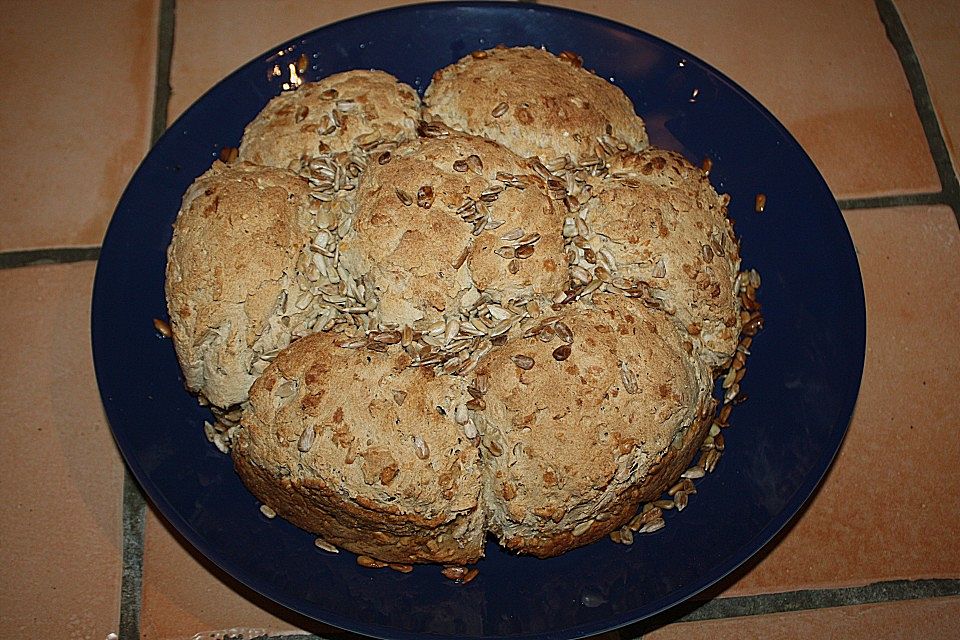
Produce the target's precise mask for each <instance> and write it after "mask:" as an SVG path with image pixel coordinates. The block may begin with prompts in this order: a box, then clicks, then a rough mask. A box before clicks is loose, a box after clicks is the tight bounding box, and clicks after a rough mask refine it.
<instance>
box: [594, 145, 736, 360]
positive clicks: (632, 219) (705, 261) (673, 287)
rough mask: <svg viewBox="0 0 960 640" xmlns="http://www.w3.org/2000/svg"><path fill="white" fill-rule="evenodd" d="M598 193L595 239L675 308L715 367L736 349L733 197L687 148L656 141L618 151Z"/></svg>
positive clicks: (620, 271)
mask: <svg viewBox="0 0 960 640" xmlns="http://www.w3.org/2000/svg"><path fill="white" fill-rule="evenodd" d="M595 196H596V197H595V198H592V199H591V200H590V201H588V203H587V205H586V209H587V212H588V213H587V221H588V223H589V225H590V230H591V231H592V233H593V234H595V241H594V245H599V247H598V250H599V249H606V250H608V251H609V252H610V253H611V254H612V255H613V257H614V258H615V260H616V273H615V275H616V276H619V277H622V278H626V279H628V280H632V281H635V282H639V283H646V285H648V291H649V293H647V294H645V295H646V296H647V303H648V304H653V305H656V306H661V307H662V308H663V309H665V310H666V311H667V312H668V313H670V314H675V317H676V319H677V320H678V321H679V322H680V323H681V325H682V326H683V327H685V328H686V330H687V332H688V333H689V334H690V335H691V336H693V340H694V342H695V344H697V345H701V344H702V345H703V347H705V349H704V352H703V356H704V358H705V359H706V360H707V361H708V363H709V364H710V365H711V366H717V365H719V364H720V363H721V362H722V361H723V360H724V359H726V358H727V357H728V356H730V355H732V354H733V351H734V349H736V345H737V336H738V335H739V334H740V316H739V310H740V308H739V298H738V297H737V296H735V295H734V294H733V286H734V281H735V280H736V277H737V273H738V271H739V269H740V251H739V245H738V243H737V241H736V238H735V236H734V234H733V227H732V226H731V224H730V221H729V219H728V218H727V203H728V202H729V200H730V198H729V196H726V195H724V196H719V195H717V192H716V191H714V189H713V187H712V186H711V185H710V182H709V180H708V179H707V177H706V176H705V175H704V173H703V172H702V171H700V170H699V169H698V168H696V167H694V166H693V165H691V164H690V163H689V162H687V161H686V160H685V159H684V158H683V157H682V156H681V155H680V154H678V153H674V152H672V151H666V150H663V149H656V148H653V147H651V148H648V149H646V150H644V151H642V152H640V153H638V154H623V155H621V156H619V157H617V158H615V159H614V160H613V161H612V162H611V167H610V177H608V178H607V179H606V180H604V181H603V182H602V183H601V184H600V186H599V188H597V189H596V190H595ZM583 266H585V267H589V265H583Z"/></svg>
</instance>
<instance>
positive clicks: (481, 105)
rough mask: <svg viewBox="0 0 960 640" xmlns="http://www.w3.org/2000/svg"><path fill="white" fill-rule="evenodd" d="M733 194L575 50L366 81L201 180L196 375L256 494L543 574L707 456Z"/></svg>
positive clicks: (326, 524)
mask: <svg viewBox="0 0 960 640" xmlns="http://www.w3.org/2000/svg"><path fill="white" fill-rule="evenodd" d="M727 203H728V198H727V197H726V196H721V195H718V194H717V193H716V191H714V189H713V188H712V187H711V185H710V183H709V181H708V179H707V177H706V175H705V174H704V173H703V172H702V171H701V170H700V169H698V168H696V167H694V166H693V165H691V164H690V163H689V162H688V161H687V160H685V159H684V158H683V157H682V156H680V155H679V154H676V153H673V152H671V151H666V150H663V149H657V148H654V147H651V146H650V144H649V142H648V139H647V135H646V132H645V129H644V124H643V121H642V119H641V118H640V117H638V116H637V115H636V113H635V112H634V108H633V105H632V103H631V101H630V100H629V99H628V98H627V96H626V95H624V93H623V92H622V91H621V90H620V89H618V88H617V87H615V86H614V85H612V84H610V83H609V82H607V81H605V80H604V79H602V78H599V77H597V76H596V75H595V74H593V73H591V72H590V71H588V70H586V69H584V68H583V67H582V64H581V61H580V59H579V58H578V57H577V56H575V55H572V54H569V53H563V54H561V55H560V56H554V55H552V54H551V53H549V52H547V51H544V50H541V49H534V48H505V47H498V48H495V49H491V50H487V51H477V52H474V53H473V54H471V55H469V56H467V57H465V58H463V59H462V60H460V61H458V62H456V63H455V64H453V65H451V66H449V67H447V68H444V69H442V70H439V71H438V72H437V73H435V74H434V76H433V79H432V82H431V84H430V86H429V87H428V88H427V90H426V92H425V94H424V98H423V100H422V101H421V99H420V97H419V96H418V95H417V93H416V92H415V91H414V90H413V89H412V88H410V87H409V86H407V85H405V84H403V83H401V82H399V81H398V80H396V79H395V78H393V77H392V76H390V75H389V74H386V73H384V72H381V71H349V72H345V73H340V74H336V75H333V76H330V77H328V78H325V79H323V80H320V81H319V82H315V83H307V84H304V85H303V86H301V87H299V88H298V89H296V90H295V91H291V92H288V93H284V94H282V95H280V96H278V97H276V98H274V99H273V100H271V101H270V102H269V104H267V106H266V107H265V108H264V109H263V111H262V112H261V113H260V114H259V115H258V116H257V118H256V119H255V120H253V121H252V122H251V123H250V124H249V125H248V126H247V127H246V129H245V132H244V135H243V140H242V142H241V144H240V147H239V155H238V158H237V159H236V160H234V161H233V162H230V163H224V162H220V161H217V162H215V163H214V165H213V166H212V168H211V169H210V170H209V171H208V172H206V173H205V174H204V175H202V176H200V177H199V178H198V179H197V180H196V182H194V184H193V185H192V186H191V187H190V189H189V190H188V191H187V193H186V195H185V196H184V199H183V205H182V208H181V210H180V213H179V215H178V218H177V221H176V224H175V226H174V235H173V241H172V243H171V245H170V248H169V260H168V265H167V274H166V291H167V300H168V307H169V314H170V319H171V328H172V333H173V338H174V344H175V347H176V351H177V356H178V358H179V361H180V364H181V367H182V370H183V373H184V378H185V382H186V386H187V387H188V389H189V390H190V391H192V392H194V393H196V394H198V395H199V396H200V398H201V400H202V401H203V402H204V403H206V404H209V405H211V407H212V409H213V410H214V412H215V414H216V415H217V416H218V423H217V428H216V433H214V429H213V428H212V427H210V426H208V429H209V430H210V432H211V433H210V434H208V435H211V436H215V437H216V439H217V442H218V444H219V445H222V446H223V448H224V449H226V448H227V446H229V450H230V453H231V455H232V457H233V461H234V465H235V467H236V470H237V472H238V473H239V475H240V477H241V478H242V479H243V481H244V483H245V484H246V486H247V487H248V488H249V489H250V491H251V492H252V493H253V494H254V495H255V496H256V497H257V498H258V499H259V500H260V501H262V503H263V504H265V505H266V506H268V507H269V508H270V509H271V510H273V511H275V512H276V513H277V514H279V515H280V516H282V517H283V518H286V519H287V520H289V521H291V522H293V523H294V524H296V525H297V526H299V527H302V528H304V529H306V530H308V531H311V532H313V533H315V534H317V535H318V536H319V537H321V538H322V539H323V540H324V541H326V543H327V544H332V545H335V546H337V547H343V548H345V549H348V550H350V551H353V552H356V553H358V554H363V555H366V556H369V557H371V558H375V559H377V560H380V561H383V562H392V563H404V564H408V563H418V562H425V563H443V564H457V565H462V564H467V563H472V562H475V561H477V560H478V559H479V558H480V557H481V556H482V555H483V549H484V544H485V540H486V538H487V536H488V535H489V534H492V535H494V536H495V537H496V538H497V539H498V540H499V542H500V543H501V544H502V545H504V546H505V547H506V548H508V549H511V550H514V551H517V552H520V553H529V554H533V555H536V556H539V557H549V556H554V555H557V554H560V553H563V552H565V551H567V550H569V549H572V548H574V547H578V546H581V545H584V544H587V543H589V542H592V541H594V540H597V539H599V538H600V537H602V536H605V535H606V534H608V533H610V532H611V531H615V530H617V529H619V528H620V527H622V526H623V525H624V523H625V522H627V521H628V520H630V518H631V517H633V516H634V515H635V513H636V510H637V507H638V505H640V504H641V503H643V502H645V501H649V500H655V499H656V498H657V497H658V496H659V495H660V494H661V493H662V492H663V491H664V490H665V489H666V488H667V487H668V486H670V485H671V484H672V483H673V482H675V481H676V479H677V478H678V476H679V475H680V474H681V473H682V472H683V471H684V469H686V468H687V466H688V465H689V464H690V460H691V458H692V456H693V455H694V453H695V452H696V451H697V449H698V448H699V446H700V445H701V443H702V442H703V440H704V438H705V436H706V431H707V429H708V428H709V425H710V422H711V417H712V415H713V410H714V408H715V405H716V402H715V401H714V400H713V398H712V397H711V389H712V384H713V380H714V377H715V375H716V374H717V372H718V367H719V366H720V364H721V363H722V362H724V361H725V360H727V359H729V358H730V357H731V356H732V355H733V354H734V351H735V349H736V347H737V340H738V337H739V335H740V330H741V313H740V311H741V310H740V301H739V299H738V297H737V295H736V289H737V278H738V274H739V268H740V259H739V247H738V243H737V240H736V238H735V236H734V234H733V230H732V227H731V225H730V222H729V220H728V219H727Z"/></svg>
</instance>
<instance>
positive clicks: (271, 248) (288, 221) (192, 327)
mask: <svg viewBox="0 0 960 640" xmlns="http://www.w3.org/2000/svg"><path fill="white" fill-rule="evenodd" d="M312 206H316V205H315V204H313V203H312V202H311V200H310V198H309V196H308V185H307V182H306V181H305V180H303V179H301V178H299V177H297V176H296V175H295V174H293V173H291V172H289V171H285V170H280V169H272V168H265V167H257V166H254V165H251V164H247V163H236V164H233V165H225V164H223V163H221V162H215V163H214V165H213V167H211V169H210V170H209V171H207V172H206V173H205V174H204V175H202V176H201V177H200V178H198V179H197V180H196V181H195V182H194V183H193V185H192V186H191V187H190V189H189V190H188V191H187V193H186V195H185V196H184V198H183V205H182V207H181V209H180V213H179V215H178V216H177V221H176V224H175V225H174V231H173V240H172V242H171V244H170V247H169V249H168V259H167V280H166V293H167V304H168V309H169V313H170V321H171V322H170V324H171V329H172V331H173V339H174V345H175V347H176V351H177V357H178V358H179V360H180V364H181V367H182V369H183V372H184V376H185V378H186V383H187V387H188V388H189V389H190V390H192V391H195V392H199V393H201V394H203V395H204V396H206V397H207V399H208V400H209V401H210V402H211V403H213V404H215V405H217V406H221V407H228V406H231V405H234V404H237V403H239V402H242V401H243V400H245V399H246V397H247V391H248V390H249V388H250V385H251V384H252V383H253V381H254V378H255V375H254V374H253V373H252V372H251V368H252V364H253V362H254V361H255V360H256V359H257V358H258V355H257V354H258V353H267V352H270V351H272V350H275V349H279V348H282V347H285V346H287V344H289V342H290V328H289V327H290V326H295V325H296V324H297V323H298V321H299V319H300V318H299V316H298V315H297V314H299V315H304V314H310V313H312V311H310V310H305V311H298V312H296V313H295V314H293V315H294V316H295V317H294V318H293V320H292V324H289V325H288V326H284V325H283V324H281V323H280V322H279V319H280V315H279V314H278V313H277V312H276V308H277V301H278V298H279V297H280V296H281V294H282V293H283V292H284V291H285V289H287V288H288V287H289V285H290V283H291V281H292V280H293V276H294V271H295V269H296V260H297V256H298V253H299V252H300V250H301V248H302V247H303V246H304V245H305V244H308V243H309V242H310V238H311V236H312V214H311V212H310V208H311V207H312Z"/></svg>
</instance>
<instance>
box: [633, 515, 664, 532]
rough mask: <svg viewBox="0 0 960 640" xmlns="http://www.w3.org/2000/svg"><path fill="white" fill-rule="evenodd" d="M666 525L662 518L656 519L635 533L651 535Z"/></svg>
mask: <svg viewBox="0 0 960 640" xmlns="http://www.w3.org/2000/svg"><path fill="white" fill-rule="evenodd" d="M666 524H667V523H666V522H664V521H663V518H657V519H656V520H653V521H652V522H648V523H647V524H645V525H643V526H642V527H640V529H639V530H638V531H637V533H653V532H654V531H659V530H660V529H663V528H664V527H665V526H666Z"/></svg>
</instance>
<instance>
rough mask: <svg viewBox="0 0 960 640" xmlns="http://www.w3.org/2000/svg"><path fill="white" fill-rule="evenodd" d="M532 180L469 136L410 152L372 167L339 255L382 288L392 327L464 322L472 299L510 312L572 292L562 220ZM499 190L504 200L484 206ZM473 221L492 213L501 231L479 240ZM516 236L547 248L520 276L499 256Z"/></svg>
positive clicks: (384, 313)
mask: <svg viewBox="0 0 960 640" xmlns="http://www.w3.org/2000/svg"><path fill="white" fill-rule="evenodd" d="M471 157H473V158H476V159H477V160H475V161H471V160H469V159H470V158H471ZM468 165H469V166H468ZM455 166H456V168H455ZM528 171H529V168H528V166H527V163H526V161H525V160H523V159H522V158H519V157H517V156H516V155H515V154H513V153H511V152H510V151H508V150H507V149H505V148H503V147H502V146H500V145H498V144H497V143H495V142H491V141H489V140H484V139H482V138H476V137H473V136H466V135H462V134H458V135H448V136H445V137H442V138H435V139H427V140H422V141H418V142H413V143H408V144H406V145H403V146H401V147H400V148H398V149H397V150H396V151H395V152H394V153H393V157H392V159H391V160H390V161H389V162H387V163H385V164H379V163H377V164H371V165H370V166H369V167H368V169H367V171H366V172H365V173H364V174H363V176H362V177H361V180H360V185H359V187H358V189H357V200H356V207H357V214H356V216H355V218H354V222H353V229H352V231H351V233H350V234H348V235H347V236H346V237H345V238H344V240H343V241H342V242H341V245H340V251H341V258H342V260H343V261H344V264H345V265H347V266H348V267H349V269H350V270H351V272H352V273H353V274H354V276H355V277H361V276H365V277H366V278H367V279H368V281H369V282H370V283H371V284H372V285H373V287H374V289H375V290H376V295H377V297H378V298H379V312H380V315H381V319H382V321H383V322H385V323H397V324H409V325H412V324H413V323H414V322H415V321H417V320H419V319H421V318H423V319H427V320H431V321H432V320H435V319H437V318H439V317H441V316H443V315H444V314H450V313H456V312H457V311H458V309H459V307H460V305H461V302H462V301H463V298H464V296H466V295H467V294H468V293H470V292H471V290H473V291H472V293H474V294H475V293H476V292H477V291H479V292H484V293H487V294H488V295H490V296H491V298H492V299H493V300H496V301H498V302H501V301H502V302H507V301H510V300H520V301H523V300H527V299H530V298H532V297H534V296H537V295H552V294H553V293H555V292H557V291H560V290H561V289H563V287H564V286H565V284H566V280H567V275H566V270H565V268H564V265H565V262H566V259H565V257H564V255H563V239H562V237H561V235H560V226H561V220H562V218H561V217H560V216H559V215H558V213H557V211H556V209H555V207H554V205H553V203H552V201H551V200H550V198H549V196H548V195H547V193H546V190H545V187H544V184H543V181H542V180H541V179H540V178H538V177H536V176H532V175H530V174H529V173H528ZM505 173H506V174H510V175H511V176H514V177H518V176H522V177H523V179H524V180H525V182H524V188H522V189H521V188H517V187H511V186H504V182H503V181H502V180H498V179H497V176H498V174H500V175H501V177H505V176H504V175H503V174H505ZM517 179H519V178H517ZM491 189H492V190H499V191H497V192H496V193H494V194H493V196H495V197H491V196H489V195H488V196H486V199H489V200H490V201H489V202H484V199H485V198H484V196H483V194H484V193H487V192H488V191H490V190H491ZM398 192H401V193H398ZM471 202H473V203H474V205H475V206H473V207H470V208H469V209H468V210H464V209H463V207H464V206H465V205H469V204H470V203H471ZM458 211H460V212H461V213H458ZM472 212H477V213H476V215H480V213H479V212H487V213H488V216H489V220H491V221H494V222H493V223H490V224H487V227H489V226H492V224H497V225H498V226H497V227H496V228H493V229H490V228H486V230H483V231H481V232H479V233H474V231H475V229H476V224H477V223H471V222H466V221H464V216H466V215H469V214H471V213H472ZM479 224H483V222H482V221H481V222H480V223H479ZM517 229H520V230H522V234H521V235H523V236H527V235H529V234H534V233H535V234H537V235H538V236H539V240H537V241H536V242H535V243H534V244H532V245H530V246H531V250H532V255H530V256H529V257H527V258H525V259H522V260H520V259H517V260H516V261H515V266H516V271H515V272H514V271H512V270H511V267H510V262H511V259H510V258H508V257H503V256H501V255H498V254H497V253H496V252H497V251H498V250H500V249H501V247H504V246H511V245H512V244H515V243H511V242H509V241H504V240H501V238H502V237H503V236H504V235H505V234H509V232H511V231H515V230H517ZM521 240H522V238H521ZM461 258H462V260H461ZM458 263H459V264H458Z"/></svg>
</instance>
